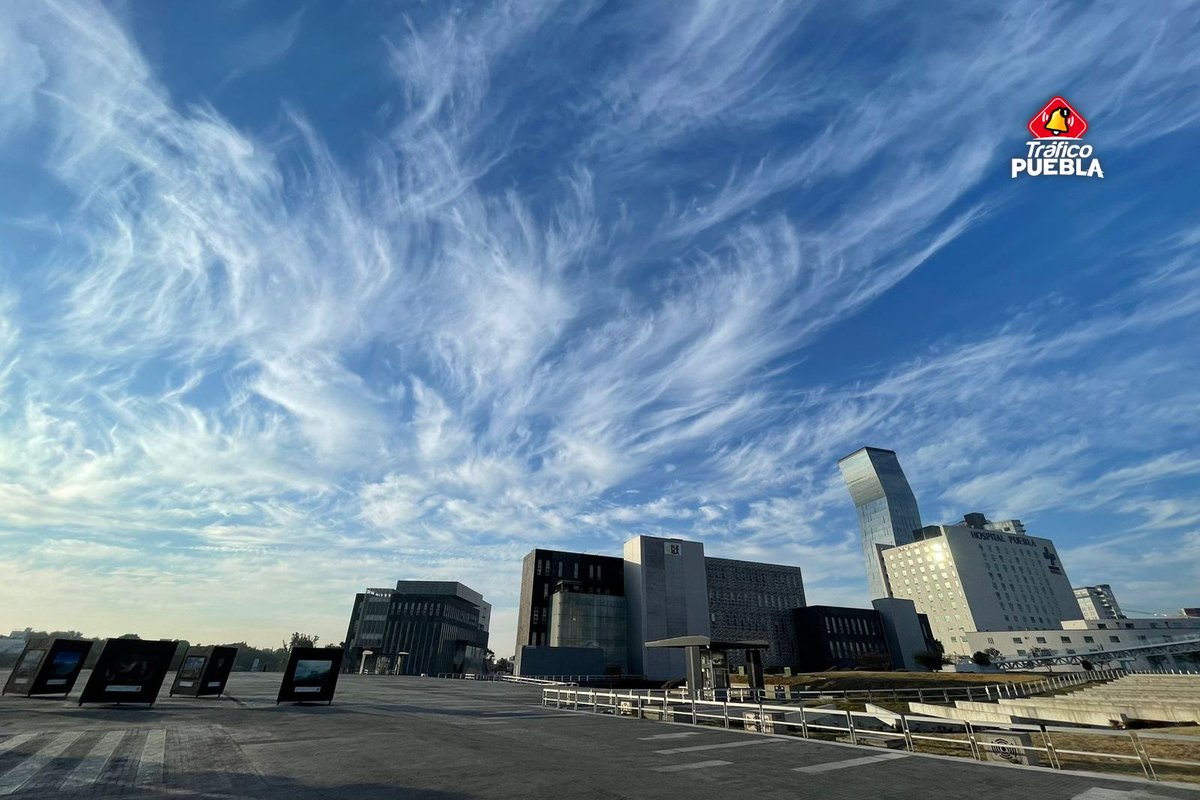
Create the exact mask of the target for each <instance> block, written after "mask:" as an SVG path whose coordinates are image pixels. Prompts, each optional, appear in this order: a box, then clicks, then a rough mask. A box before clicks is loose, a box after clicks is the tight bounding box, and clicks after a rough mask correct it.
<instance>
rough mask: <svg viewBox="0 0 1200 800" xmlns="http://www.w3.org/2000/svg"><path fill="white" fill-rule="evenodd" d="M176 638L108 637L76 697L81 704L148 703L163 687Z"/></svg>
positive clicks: (173, 655) (151, 702)
mask: <svg viewBox="0 0 1200 800" xmlns="http://www.w3.org/2000/svg"><path fill="white" fill-rule="evenodd" d="M178 646H179V642H176V641H148V640H144V639H109V640H108V641H106V642H105V643H104V649H103V650H101V651H100V660H99V661H97V662H96V666H95V667H93V668H92V674H91V675H90V676H88V682H87V684H86V685H85V686H84V687H83V694H81V695H80V696H79V705H83V704H84V703H149V704H150V705H154V701H155V699H157V698H158V690H159V689H161V688H162V684H163V679H164V678H166V677H167V670H169V669H170V668H171V659H172V658H174V657H175V650H176V648H177V647H178Z"/></svg>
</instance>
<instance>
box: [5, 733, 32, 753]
mask: <svg viewBox="0 0 1200 800" xmlns="http://www.w3.org/2000/svg"><path fill="white" fill-rule="evenodd" d="M35 736H37V734H36V733H18V734H17V735H16V736H14V737H12V738H11V739H5V740H4V741H3V742H0V755H3V754H5V753H7V752H8V751H9V750H15V749H17V748H18V747H20V746H21V745H23V744H25V743H26V742H28V741H29V740H30V739H32V738H33V737H35Z"/></svg>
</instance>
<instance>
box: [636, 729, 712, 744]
mask: <svg viewBox="0 0 1200 800" xmlns="http://www.w3.org/2000/svg"><path fill="white" fill-rule="evenodd" d="M702 733H704V731H686V732H685V733H660V734H658V735H657V736H643V737H641V738H639V739H638V741H639V742H653V741H654V740H656V739H682V738H683V737H685V736H699V735H700V734H702Z"/></svg>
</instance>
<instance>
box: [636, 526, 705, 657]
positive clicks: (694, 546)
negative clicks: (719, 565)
mask: <svg viewBox="0 0 1200 800" xmlns="http://www.w3.org/2000/svg"><path fill="white" fill-rule="evenodd" d="M625 598H626V600H627V602H628V604H629V628H628V631H629V633H628V641H629V671H630V673H631V674H634V675H645V676H646V677H647V678H650V679H651V680H667V679H670V678H676V677H680V676H682V675H683V674H684V672H685V670H686V665H685V663H684V654H683V652H682V651H678V650H668V649H648V648H647V647H646V646H645V643H646V642H650V641H656V640H659V639H670V638H673V637H676V636H709V635H711V633H710V622H709V611H708V578H707V570H706V568H705V564H704V545H703V544H702V543H700V542H688V541H684V540H683V539H660V538H658V537H656V536H635V537H633V538H632V539H630V540H629V541H627V542H626V543H625Z"/></svg>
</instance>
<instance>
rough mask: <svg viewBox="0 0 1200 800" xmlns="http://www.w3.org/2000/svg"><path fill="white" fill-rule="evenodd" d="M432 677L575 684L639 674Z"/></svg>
mask: <svg viewBox="0 0 1200 800" xmlns="http://www.w3.org/2000/svg"><path fill="white" fill-rule="evenodd" d="M434 677H437V678H458V679H465V680H476V681H508V682H510V683H536V684H547V685H564V684H565V685H572V686H573V685H576V684H580V683H588V682H591V681H596V682H601V681H607V682H614V681H623V680H640V679H641V677H642V676H641V675H538V676H536V677H525V676H521V675H501V674H490V675H475V674H472V673H462V672H439V673H438V674H437V675H435V676H434Z"/></svg>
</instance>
